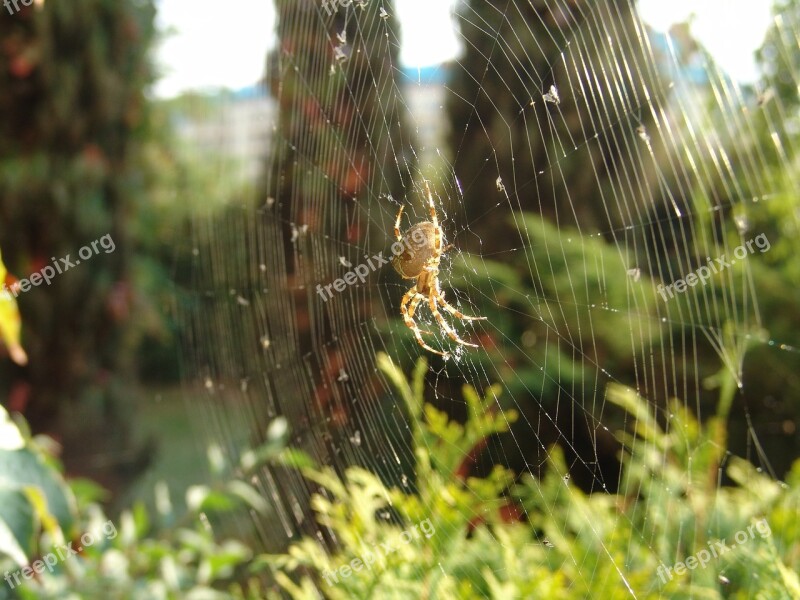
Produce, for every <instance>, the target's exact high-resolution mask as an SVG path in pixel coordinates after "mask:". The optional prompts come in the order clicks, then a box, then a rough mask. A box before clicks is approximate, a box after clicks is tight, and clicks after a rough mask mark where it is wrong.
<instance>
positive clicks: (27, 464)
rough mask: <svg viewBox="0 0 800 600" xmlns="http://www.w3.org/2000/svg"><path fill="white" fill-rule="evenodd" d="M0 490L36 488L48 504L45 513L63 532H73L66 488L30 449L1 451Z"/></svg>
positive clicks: (71, 501)
mask: <svg viewBox="0 0 800 600" xmlns="http://www.w3.org/2000/svg"><path fill="white" fill-rule="evenodd" d="M0 487H5V488H11V489H17V490H22V489H23V488H25V487H35V488H38V489H39V490H41V492H42V494H43V495H44V497H45V499H46V501H47V510H48V511H49V512H50V514H51V515H53V516H54V517H55V518H56V520H57V521H58V523H59V525H60V527H61V529H62V530H63V531H65V532H69V531H70V530H71V529H72V524H73V512H74V511H73V502H74V501H73V498H72V495H71V492H70V490H69V488H68V487H67V485H66V483H65V482H64V480H63V479H62V478H61V476H60V475H59V474H58V473H56V472H55V471H53V470H52V469H49V468H48V467H47V465H46V464H45V463H44V461H43V460H42V459H41V458H40V457H39V456H38V455H37V454H35V453H33V452H32V451H31V450H29V449H27V448H23V449H21V450H11V451H9V450H0Z"/></svg>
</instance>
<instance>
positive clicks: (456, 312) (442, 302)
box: [436, 285, 486, 321]
mask: <svg viewBox="0 0 800 600" xmlns="http://www.w3.org/2000/svg"><path fill="white" fill-rule="evenodd" d="M436 302H437V303H439V304H440V305H441V306H442V308H444V309H445V310H446V311H447V312H449V313H450V314H451V315H453V316H454V317H455V318H456V319H461V320H463V321H485V320H486V317H469V316H467V315H465V314H464V313H462V312H461V311H460V310H458V309H457V308H456V307H455V306H453V305H452V304H450V303H449V302H448V301H447V300H445V299H444V292H443V291H442V290H441V289H439V286H438V285H437V286H436Z"/></svg>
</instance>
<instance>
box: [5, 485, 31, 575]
mask: <svg viewBox="0 0 800 600" xmlns="http://www.w3.org/2000/svg"><path fill="white" fill-rule="evenodd" d="M35 531H36V515H35V511H34V509H33V506H31V503H30V500H29V499H28V496H27V495H26V494H25V492H24V491H22V490H16V489H9V488H0V554H6V555H8V556H9V557H11V558H12V559H13V560H14V561H15V562H16V563H17V564H18V565H19V566H21V567H24V566H25V565H27V564H28V558H27V557H28V556H33V553H34V542H35V536H34V534H35Z"/></svg>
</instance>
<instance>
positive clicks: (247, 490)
mask: <svg viewBox="0 0 800 600" xmlns="http://www.w3.org/2000/svg"><path fill="white" fill-rule="evenodd" d="M225 489H226V490H227V491H228V492H229V493H230V494H232V495H233V496H235V497H237V498H239V499H240V500H242V501H243V502H244V503H245V504H247V505H248V506H249V507H251V508H252V509H254V510H256V511H258V512H259V513H261V514H262V515H266V514H268V513H269V504H267V501H266V500H264V498H262V497H261V494H259V493H258V492H257V491H256V490H255V489H254V488H253V487H252V486H250V485H248V484H246V483H245V482H244V481H231V482H229V483H228V485H226V486H225Z"/></svg>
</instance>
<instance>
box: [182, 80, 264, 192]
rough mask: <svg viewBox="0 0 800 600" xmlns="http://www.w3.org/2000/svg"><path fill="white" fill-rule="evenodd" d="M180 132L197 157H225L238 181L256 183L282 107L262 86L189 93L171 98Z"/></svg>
mask: <svg viewBox="0 0 800 600" xmlns="http://www.w3.org/2000/svg"><path fill="white" fill-rule="evenodd" d="M169 102H170V103H171V104H172V112H173V117H172V118H173V123H174V127H175V134H176V136H177V139H178V140H179V143H180V145H181V148H182V151H184V152H186V153H187V155H188V157H189V158H191V159H192V160H220V159H222V161H223V162H224V164H225V165H226V175H229V176H230V179H231V181H232V182H235V183H253V182H255V181H256V180H257V179H258V177H259V175H260V174H261V169H262V168H263V165H264V160H265V157H266V156H267V154H268V153H269V150H270V145H271V139H272V135H273V131H274V130H275V119H276V118H277V111H276V106H275V101H274V100H273V99H272V97H271V96H270V95H269V92H268V90H266V89H265V88H264V87H263V86H256V85H254V86H249V87H246V88H242V89H240V90H237V91H233V92H232V91H228V90H224V91H218V92H213V93H187V94H184V95H182V96H181V97H179V98H177V99H175V100H170V101H169Z"/></svg>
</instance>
